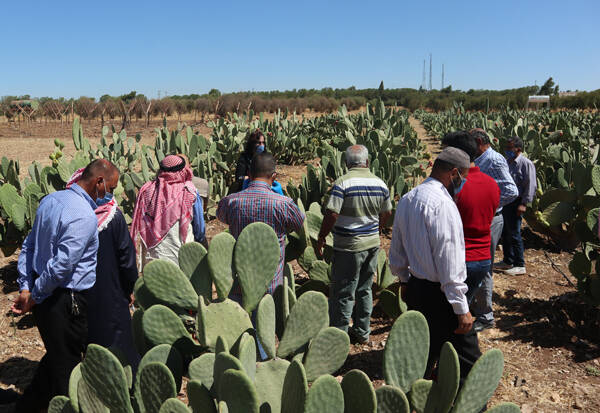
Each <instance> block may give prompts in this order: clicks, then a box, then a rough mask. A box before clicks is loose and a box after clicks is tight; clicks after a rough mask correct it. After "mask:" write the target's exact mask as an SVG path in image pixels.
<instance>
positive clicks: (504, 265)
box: [494, 261, 513, 271]
mask: <svg viewBox="0 0 600 413" xmlns="http://www.w3.org/2000/svg"><path fill="white" fill-rule="evenodd" d="M512 267H513V266H512V264H507V263H505V262H504V261H500V262H495V263H494V269H495V270H498V271H504V270H508V269H511V268H512Z"/></svg>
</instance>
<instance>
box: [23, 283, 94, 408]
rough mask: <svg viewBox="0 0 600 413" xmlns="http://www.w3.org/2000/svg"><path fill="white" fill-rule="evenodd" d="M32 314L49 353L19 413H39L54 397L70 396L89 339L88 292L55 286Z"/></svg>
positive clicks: (30, 385)
mask: <svg viewBox="0 0 600 413" xmlns="http://www.w3.org/2000/svg"><path fill="white" fill-rule="evenodd" d="M75 307H77V308H75ZM33 316H34V318H35V322H36V324H37V328H38V330H39V332H40V336H41V337H42V341H43V342H44V346H45V347H46V354H45V355H44V357H42V359H41V360H40V363H39V365H38V368H37V370H36V372H35V375H34V377H33V380H32V381H31V383H30V384H29V386H28V387H27V388H26V389H25V392H24V393H23V397H22V398H21V399H20V400H19V402H18V403H17V408H16V411H17V412H19V413H21V412H23V413H29V412H32V413H33V412H35V413H38V412H39V411H40V410H42V409H46V408H47V407H48V404H49V403H50V400H51V399H52V398H53V397H54V396H56V395H65V396H67V395H68V391H69V376H70V375H71V371H72V370H73V368H74V367H75V366H76V365H77V363H79V362H80V361H81V360H82V356H83V353H84V352H85V343H86V341H87V329H88V327H87V297H86V293H85V292H73V293H71V290H67V289H63V288H59V289H56V290H55V291H54V293H52V295H51V296H50V297H48V298H46V299H45V300H44V301H43V302H42V303H40V304H36V305H35V306H34V307H33Z"/></svg>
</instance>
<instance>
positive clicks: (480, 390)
mask: <svg viewBox="0 0 600 413" xmlns="http://www.w3.org/2000/svg"><path fill="white" fill-rule="evenodd" d="M503 370H504V356H503V355H502V352H501V351H500V350H498V349H491V350H488V351H486V352H485V353H484V354H483V355H482V356H481V357H480V358H479V360H477V361H476V362H475V364H474V365H473V368H472V369H471V371H470V372H469V375H468V376H467V379H466V380H465V382H464V384H463V386H462V388H461V390H460V392H459V393H458V397H457V398H456V402H455V403H454V408H453V409H452V411H453V412H454V413H459V412H461V413H462V412H478V411H479V410H480V409H481V408H482V407H483V406H485V404H486V403H487V402H488V400H489V399H490V397H492V395H493V394H494V392H495V391H496V387H498V383H500V379H501V378H502V371H503Z"/></svg>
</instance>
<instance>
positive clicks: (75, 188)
mask: <svg viewBox="0 0 600 413" xmlns="http://www.w3.org/2000/svg"><path fill="white" fill-rule="evenodd" d="M69 189H70V190H71V191H74V192H75V193H76V194H78V195H79V196H80V197H82V198H83V199H85V200H86V201H87V202H88V203H89V204H90V207H92V209H93V210H96V208H98V205H96V202H94V200H93V199H92V197H91V196H89V195H88V193H87V192H85V191H84V190H83V188H82V187H80V186H79V185H77V184H76V183H75V184H73V185H71V187H70V188H69Z"/></svg>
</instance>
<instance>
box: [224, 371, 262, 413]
mask: <svg viewBox="0 0 600 413" xmlns="http://www.w3.org/2000/svg"><path fill="white" fill-rule="evenodd" d="M219 396H220V399H221V400H222V401H224V402H225V403H227V409H228V411H229V412H231V413H259V404H258V395H257V394H256V389H255V387H254V385H253V384H252V381H251V380H250V379H249V378H248V376H247V375H246V373H244V372H243V371H237V370H227V371H225V372H224V373H223V376H222V377H221V381H220V384H219Z"/></svg>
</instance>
